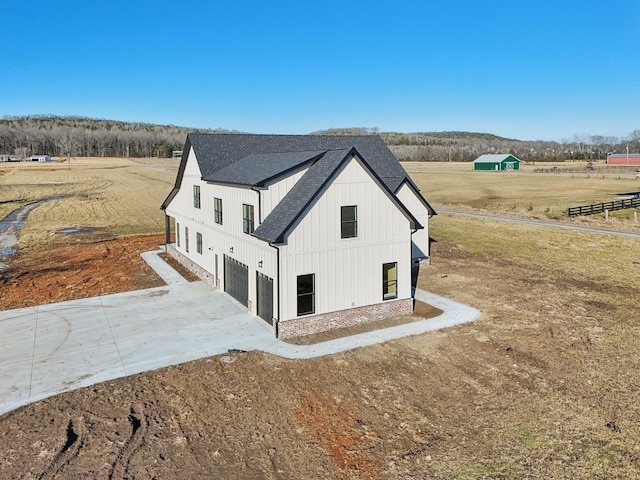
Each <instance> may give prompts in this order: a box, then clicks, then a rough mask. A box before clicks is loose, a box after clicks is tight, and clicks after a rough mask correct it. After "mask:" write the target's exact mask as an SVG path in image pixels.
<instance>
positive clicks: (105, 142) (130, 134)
mask: <svg viewBox="0 0 640 480" xmlns="http://www.w3.org/2000/svg"><path fill="white" fill-rule="evenodd" d="M190 132H198V133H232V132H230V131H228V130H221V129H219V130H207V129H193V128H185V127H177V126H174V125H153V124H148V123H131V122H120V121H114V120H100V119H92V118H84V117H75V116H64V117H60V116H24V117H4V118H2V119H0V154H7V155H17V156H19V157H29V156H31V155H50V156H52V157H53V156H56V157H171V155H172V152H173V151H174V150H182V147H183V146H184V141H185V138H186V136H187V133H190Z"/></svg>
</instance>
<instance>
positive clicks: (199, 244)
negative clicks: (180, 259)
mask: <svg viewBox="0 0 640 480" xmlns="http://www.w3.org/2000/svg"><path fill="white" fill-rule="evenodd" d="M196 252H198V253H202V234H201V233H200V232H196Z"/></svg>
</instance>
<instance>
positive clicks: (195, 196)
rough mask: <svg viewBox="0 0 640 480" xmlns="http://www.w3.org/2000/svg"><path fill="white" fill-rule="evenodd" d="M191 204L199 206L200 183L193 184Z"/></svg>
mask: <svg viewBox="0 0 640 480" xmlns="http://www.w3.org/2000/svg"><path fill="white" fill-rule="evenodd" d="M193 206H194V207H195V208H200V185H194V186H193Z"/></svg>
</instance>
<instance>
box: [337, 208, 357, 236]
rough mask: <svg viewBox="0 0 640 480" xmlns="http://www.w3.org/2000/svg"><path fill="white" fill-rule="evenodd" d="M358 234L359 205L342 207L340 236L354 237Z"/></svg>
mask: <svg viewBox="0 0 640 480" xmlns="http://www.w3.org/2000/svg"><path fill="white" fill-rule="evenodd" d="M357 236H358V207H356V206H355V205H351V206H348V207H340V237H341V238H353V237H357Z"/></svg>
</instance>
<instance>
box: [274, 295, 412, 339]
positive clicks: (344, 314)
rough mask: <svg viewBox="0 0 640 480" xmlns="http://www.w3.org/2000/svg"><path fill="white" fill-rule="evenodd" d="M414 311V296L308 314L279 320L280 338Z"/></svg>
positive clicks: (358, 323)
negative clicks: (335, 310)
mask: <svg viewBox="0 0 640 480" xmlns="http://www.w3.org/2000/svg"><path fill="white" fill-rule="evenodd" d="M411 312H413V298H403V299H400V300H390V301H386V302H384V303H376V304H375V305H367V306H366V307H357V308H349V309H347V310H339V311H337V312H330V313H323V314H319V315H308V316H305V317H300V318H294V319H293V320H285V321H281V322H278V324H277V325H278V327H277V328H278V338H280V339H283V340H285V339H287V338H293V337H300V336H302V335H312V334H314V333H320V332H326V331H328V330H333V329H336V328H343V327H352V326H354V325H360V324H363V323H369V322H375V321H378V320H384V319H385V318H391V317H396V316H399V315H408V314H410V313H411Z"/></svg>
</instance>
